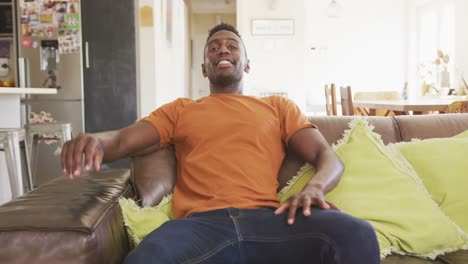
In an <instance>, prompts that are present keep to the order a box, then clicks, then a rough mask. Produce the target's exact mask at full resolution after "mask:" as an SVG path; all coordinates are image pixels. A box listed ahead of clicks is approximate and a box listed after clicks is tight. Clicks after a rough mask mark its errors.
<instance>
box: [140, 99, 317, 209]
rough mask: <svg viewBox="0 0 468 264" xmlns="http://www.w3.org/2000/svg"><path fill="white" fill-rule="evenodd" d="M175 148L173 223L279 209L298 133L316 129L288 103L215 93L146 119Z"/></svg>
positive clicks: (164, 108) (174, 105)
mask: <svg viewBox="0 0 468 264" xmlns="http://www.w3.org/2000/svg"><path fill="white" fill-rule="evenodd" d="M143 120H144V121H147V122H150V123H151V124H152V125H153V126H154V127H155V128H156V129H157V130H158V132H159V134H160V138H161V139H160V146H161V147H164V146H167V145H168V144H174V145H175V151H176V157H177V161H178V163H177V183H176V185H175V188H174V196H173V204H172V206H173V212H174V216H175V218H181V217H186V216H188V215H189V214H190V213H193V212H203V211H208V210H214V209H220V208H226V207H237V208H258V207H263V206H273V207H277V206H279V201H278V197H277V195H276V188H277V187H278V181H277V175H278V171H279V168H280V166H281V163H282V161H283V159H284V155H285V146H286V145H287V142H288V140H289V138H290V137H291V136H292V135H293V134H294V132H296V131H297V130H299V129H301V128H305V127H314V125H312V124H311V123H310V122H309V121H308V119H307V117H305V116H304V115H303V114H301V112H300V110H299V108H298V107H297V106H296V105H295V104H294V103H293V102H292V101H290V100H288V99H286V98H284V97H280V96H271V97H266V98H256V97H250V96H244V95H239V94H211V95H209V96H207V97H203V98H201V99H198V100H192V99H187V98H181V99H177V100H175V101H173V102H171V103H168V104H166V105H163V106H162V107H160V108H158V109H156V110H155V111H154V112H152V113H151V114H150V115H149V116H148V117H146V118H144V119H143Z"/></svg>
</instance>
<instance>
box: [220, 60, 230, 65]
mask: <svg viewBox="0 0 468 264" xmlns="http://www.w3.org/2000/svg"><path fill="white" fill-rule="evenodd" d="M225 64H231V62H230V61H227V60H222V61H220V62H219V63H218V65H225Z"/></svg>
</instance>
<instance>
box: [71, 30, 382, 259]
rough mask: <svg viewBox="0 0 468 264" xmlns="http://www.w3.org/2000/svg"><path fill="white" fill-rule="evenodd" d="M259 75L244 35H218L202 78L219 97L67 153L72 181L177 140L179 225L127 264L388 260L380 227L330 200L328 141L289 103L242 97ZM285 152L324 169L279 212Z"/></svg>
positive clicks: (89, 137)
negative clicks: (248, 80)
mask: <svg viewBox="0 0 468 264" xmlns="http://www.w3.org/2000/svg"><path fill="white" fill-rule="evenodd" d="M249 71H250V66H249V60H248V58H247V54H246V49H245V46H244V44H243V42H242V39H241V37H240V35H239V33H238V32H237V30H236V29H235V28H234V27H232V26H230V25H227V24H220V25H217V26H216V27H214V28H213V29H212V30H210V33H209V36H208V39H207V42H206V45H205V51H204V63H203V65H202V72H203V75H204V76H205V77H208V79H209V81H210V92H211V93H210V95H209V96H207V97H203V98H200V99H198V100H192V99H187V98H180V99H177V100H175V101H173V102H171V103H168V104H166V105H164V106H162V107H160V108H158V109H156V110H155V111H154V112H153V113H151V114H150V115H149V116H148V117H146V118H144V119H142V120H141V121H139V122H137V123H135V124H134V125H131V126H129V127H127V128H124V129H122V130H119V131H112V132H105V133H99V134H81V135H79V136H77V137H76V138H75V139H73V140H71V141H69V142H67V143H66V144H65V145H64V147H63V151H62V165H63V168H64V171H65V172H66V173H68V174H69V175H70V177H71V178H73V177H78V176H79V175H80V174H81V171H82V168H81V164H82V157H83V156H84V157H85V169H90V167H91V166H92V165H94V167H95V169H96V170H99V166H100V163H101V162H102V161H112V160H115V159H119V158H122V157H126V156H131V155H133V154H135V153H138V152H141V151H144V150H145V149H146V148H148V147H149V146H153V145H157V146H159V147H165V146H167V145H169V144H174V145H175V149H176V156H177V159H178V173H177V183H176V185H175V186H174V196H173V212H174V216H175V218H176V219H175V220H173V221H169V222H166V223H165V224H164V225H162V226H161V227H159V228H158V229H156V230H155V231H153V232H152V233H151V234H149V235H148V236H147V237H146V238H145V239H144V240H143V241H142V242H141V243H140V245H139V246H138V247H137V248H136V249H134V250H133V251H132V252H131V253H130V254H129V255H128V257H127V258H126V261H125V263H164V264H167V263H223V264H224V263H350V264H363V263H370V264H372V263H379V250H378V245H377V242H376V237H375V233H374V231H373V229H372V227H371V226H370V225H369V224H368V223H366V222H364V221H362V220H359V219H356V218H354V217H351V216H349V215H346V214H345V213H342V212H339V211H338V210H335V208H334V207H333V206H332V205H331V204H329V203H327V202H326V201H325V199H324V194H325V193H327V192H329V191H330V190H332V189H333V188H334V187H335V186H336V184H337V183H338V181H339V178H340V176H341V173H342V172H343V165H342V163H341V162H340V160H339V159H338V157H337V156H336V155H335V154H334V152H333V151H332V149H331V148H330V146H329V144H328V143H327V142H326V141H325V140H324V138H323V136H322V135H321V134H320V132H319V131H318V130H317V129H316V127H315V126H314V125H313V124H311V123H310V122H309V121H308V119H307V118H306V117H305V116H304V115H303V114H302V113H301V112H300V110H299V109H298V107H297V106H296V105H295V104H294V103H293V102H292V101H290V100H288V99H286V98H284V97H278V96H271V97H265V98H257V97H251V96H245V95H242V88H243V76H244V74H245V73H248V72H249ZM286 149H291V150H292V151H294V152H295V153H296V154H297V155H299V156H301V157H302V158H303V159H304V160H306V161H307V162H309V163H311V164H313V165H314V166H315V168H316V174H315V176H314V177H313V178H312V180H311V181H310V182H309V184H307V185H306V186H305V187H304V189H303V190H302V191H301V192H299V193H297V194H295V195H293V196H292V197H291V198H290V199H289V200H288V201H286V202H285V203H284V204H283V205H281V206H280V204H279V201H278V197H277V195H276V189H277V187H278V181H277V178H276V177H277V175H278V171H279V169H280V166H281V163H282V160H283V158H284V156H285V151H286Z"/></svg>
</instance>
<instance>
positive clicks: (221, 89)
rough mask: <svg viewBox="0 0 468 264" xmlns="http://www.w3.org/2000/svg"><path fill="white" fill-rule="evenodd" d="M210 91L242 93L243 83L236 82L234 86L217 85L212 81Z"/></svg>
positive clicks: (213, 92)
mask: <svg viewBox="0 0 468 264" xmlns="http://www.w3.org/2000/svg"><path fill="white" fill-rule="evenodd" d="M210 93H211V94H220V93H226V94H228V93H229V94H242V85H241V83H236V84H235V85H232V86H226V87H216V86H214V85H213V84H212V83H210Z"/></svg>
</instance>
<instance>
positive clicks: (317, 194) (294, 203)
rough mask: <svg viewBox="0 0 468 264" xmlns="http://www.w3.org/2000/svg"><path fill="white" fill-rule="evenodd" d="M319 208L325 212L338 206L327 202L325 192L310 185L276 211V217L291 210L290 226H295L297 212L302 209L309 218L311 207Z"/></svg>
mask: <svg viewBox="0 0 468 264" xmlns="http://www.w3.org/2000/svg"><path fill="white" fill-rule="evenodd" d="M311 206H317V207H319V208H321V209H323V210H328V209H330V208H331V209H337V208H336V206H335V205H334V204H332V203H330V202H327V201H326V200H325V197H324V195H323V192H322V190H321V189H320V188H318V187H316V186H313V185H309V186H307V187H305V188H304V189H303V190H302V191H301V192H299V193H296V194H294V195H292V196H291V197H289V198H288V200H286V202H284V204H282V205H281V206H280V207H278V209H276V211H275V215H279V214H281V213H283V212H285V211H286V210H288V209H289V214H288V224H290V225H292V224H294V220H295V216H296V211H297V209H298V208H301V207H302V213H303V214H304V216H309V215H310V214H311V213H310V207H311Z"/></svg>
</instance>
